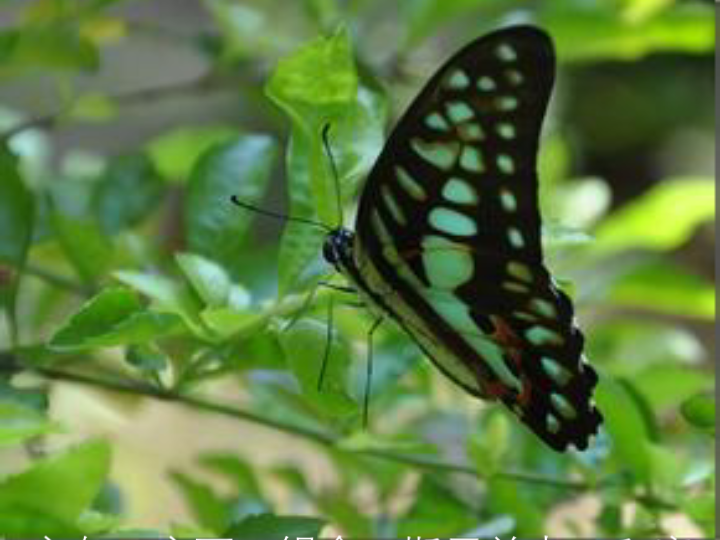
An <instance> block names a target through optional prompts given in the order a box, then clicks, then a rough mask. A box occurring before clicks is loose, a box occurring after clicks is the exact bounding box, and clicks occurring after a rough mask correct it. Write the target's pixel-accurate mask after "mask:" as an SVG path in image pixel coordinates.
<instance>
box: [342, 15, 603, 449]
mask: <svg viewBox="0 0 720 540" xmlns="http://www.w3.org/2000/svg"><path fill="white" fill-rule="evenodd" d="M553 78H554V54H553V49H552V44H551V42H550V40H549V38H548V37H547V36H546V35H545V34H544V33H543V32H542V31H540V30H538V29H535V28H532V27H525V26H522V27H513V28H509V29H504V30H499V31H497V32H494V33H492V34H489V35H487V36H484V37H482V38H480V39H478V40H476V41H475V42H473V43H471V44H470V45H468V46H467V47H465V48H464V49H462V50H461V51H460V52H459V53H457V54H456V55H455V56H454V57H452V58H451V59H450V60H449V61H448V62H447V63H446V64H445V65H444V66H443V67H442V68H441V69H440V70H439V71H438V72H437V73H436V74H435V76H433V77H432V79H431V80H430V81H429V83H428V84H427V85H426V86H425V88H424V89H423V90H422V91H421V93H420V94H419V96H418V97H417V98H416V100H415V101H414V102H413V103H412V105H411V106H410V107H409V109H408V111H407V112H406V114H405V115H404V116H403V117H402V119H401V120H400V121H399V123H398V125H397V127H396V128H395V130H394V131H393V133H392V135H391V136H390V139H389V140H388V143H387V145H386V146H385V148H384V150H383V152H382V153H381V155H380V157H379V158H378V161H377V163H376V164H375V167H374V168H373V170H372V172H371V174H370V176H369V178H368V181H367V183H366V185H365V187H364V190H363V193H362V196H361V200H360V207H359V211H358V218H357V227H356V229H357V233H356V234H357V238H356V241H355V248H354V250H355V253H354V256H355V261H354V264H355V268H354V269H353V272H351V273H352V274H354V275H353V276H352V277H353V278H354V280H355V281H356V282H357V285H358V286H359V288H360V289H361V290H362V291H363V292H364V293H365V294H366V296H368V297H369V299H370V301H371V302H373V303H375V304H378V305H379V307H381V308H382V309H383V310H384V311H386V312H388V313H389V314H390V315H391V316H392V317H393V318H395V319H396V321H397V322H398V323H399V324H400V325H401V326H403V327H404V328H405V329H406V330H407V331H408V332H409V333H410V334H411V335H412V336H413V337H414V338H415V339H416V341H418V343H419V344H420V345H421V347H422V348H423V349H424V350H425V352H426V353H427V354H428V356H430V357H431V359H432V360H433V361H434V362H435V364H436V365H437V366H438V367H439V368H440V369H441V370H442V371H443V372H444V373H445V374H446V375H448V376H449V377H450V378H451V379H453V380H454V381H455V382H456V383H458V384H460V385H461V386H462V387H463V388H465V389H466V390H467V391H469V392H471V393H473V394H476V395H478V396H481V397H485V398H490V399H498V400H500V401H502V402H503V403H504V404H505V405H507V406H508V407H509V408H510V409H511V410H513V411H514V412H515V414H517V415H518V416H519V418H520V419H521V420H523V422H525V423H526V424H527V425H529V426H530V427H531V428H532V429H533V431H535V432H536V433H537V434H538V435H539V436H540V437H542V438H543V439H544V440H545V441H546V442H547V443H548V444H550V446H552V447H554V448H557V449H564V448H565V447H566V446H567V445H568V444H569V443H574V444H575V445H576V446H578V447H580V448H583V447H585V446H586V445H587V439H588V437H589V435H591V434H592V433H594V432H595V431H596V428H597V425H598V424H599V422H600V415H599V413H598V412H597V410H596V409H595V408H594V407H593V406H592V404H591V400H590V396H591V392H592V388H593V386H594V385H595V383H596V376H595V374H594V372H593V371H592V368H590V367H589V366H587V365H586V364H585V363H584V362H583V361H582V345H583V337H582V335H581V333H580V332H579V331H578V329H577V328H576V327H575V326H574V324H573V310H572V305H571V303H570V301H569V299H568V298H567V297H566V296H565V295H564V294H563V293H562V292H560V291H558V290H557V289H556V288H555V286H554V285H553V282H552V279H551V278H550V275H549V274H548V272H547V271H546V269H545V268H544V267H543V265H542V249H541V245H540V215H539V211H538V200H537V185H538V181H537V174H536V156H537V149H538V141H539V136H540V128H541V124H542V119H543V116H544V113H545V109H546V107H547V103H548V100H549V96H550V91H551V88H552V84H553Z"/></svg>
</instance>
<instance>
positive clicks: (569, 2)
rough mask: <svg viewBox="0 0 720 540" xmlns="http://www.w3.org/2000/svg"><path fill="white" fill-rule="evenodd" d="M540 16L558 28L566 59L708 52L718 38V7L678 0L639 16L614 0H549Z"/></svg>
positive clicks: (555, 32) (546, 24)
mask: <svg viewBox="0 0 720 540" xmlns="http://www.w3.org/2000/svg"><path fill="white" fill-rule="evenodd" d="M538 22H539V23H540V24H541V26H543V27H545V28H548V29H549V31H550V33H551V34H552V36H553V39H554V41H555V44H556V48H557V51H558V56H559V58H560V59H561V61H585V62H587V61H590V60H603V59H623V60H631V59H637V58H639V57H642V56H644V55H646V54H650V53H653V52H661V51H666V52H674V53H680V52H684V53H706V52H708V51H710V50H712V48H713V47H714V43H715V34H714V31H715V27H714V24H713V18H712V11H710V9H709V6H708V7H705V6H701V5H695V6H693V5H682V3H678V4H677V5H672V6H670V7H669V8H668V9H665V10H664V11H662V12H660V13H657V14H656V15H655V16H653V17H651V18H648V19H646V20H644V21H642V22H639V21H637V20H631V19H630V18H629V17H628V16H627V15H625V14H624V12H623V10H619V9H617V7H616V6H615V5H614V4H612V3H609V2H604V3H602V2H598V3H593V4H585V3H582V2H577V1H575V0H565V1H562V0H561V1H556V2H550V3H547V4H543V6H542V9H541V11H540V14H539V17H538Z"/></svg>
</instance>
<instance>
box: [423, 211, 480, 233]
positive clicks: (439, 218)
mask: <svg viewBox="0 0 720 540" xmlns="http://www.w3.org/2000/svg"><path fill="white" fill-rule="evenodd" d="M428 219H429V221H430V224H431V225H432V226H433V227H435V228H436V229H438V230H439V231H442V232H446V233H449V234H454V235H456V236H472V235H474V234H477V225H475V221H473V220H472V219H470V218H469V217H467V216H466V215H465V214H461V213H460V212H457V211H455V210H451V209H450V208H442V207H439V208H434V209H433V210H432V211H431V212H430V216H429V218H428Z"/></svg>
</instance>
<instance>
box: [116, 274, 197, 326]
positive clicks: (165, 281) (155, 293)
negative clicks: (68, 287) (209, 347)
mask: <svg viewBox="0 0 720 540" xmlns="http://www.w3.org/2000/svg"><path fill="white" fill-rule="evenodd" d="M113 276H114V277H115V278H116V279H117V280H118V281H120V282H122V283H124V284H125V285H127V286H128V287H132V288H133V289H135V290H136V291H139V292H140V293H142V294H144V295H145V296H147V297H148V298H150V299H151V300H152V304H151V308H153V309H156V310H158V311H163V312H164V311H170V312H173V313H177V314H178V315H180V317H182V319H183V321H184V322H185V324H186V325H188V326H189V327H190V329H191V330H192V331H193V332H194V333H195V334H197V335H198V336H201V337H210V336H208V335H207V329H206V327H205V324H204V323H203V321H202V319H201V318H200V310H201V309H202V304H201V302H200V300H199V299H198V298H197V296H196V295H195V294H192V291H190V290H188V288H187V287H184V286H183V285H181V284H179V283H177V282H175V281H173V280H172V279H170V278H168V277H166V276H163V275H160V274H151V273H144V272H134V271H130V270H118V271H116V272H114V273H113Z"/></svg>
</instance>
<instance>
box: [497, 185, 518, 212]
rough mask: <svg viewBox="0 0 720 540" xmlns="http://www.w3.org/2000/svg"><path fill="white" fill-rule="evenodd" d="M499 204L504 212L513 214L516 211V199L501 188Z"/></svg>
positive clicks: (509, 192) (508, 191)
mask: <svg viewBox="0 0 720 540" xmlns="http://www.w3.org/2000/svg"><path fill="white" fill-rule="evenodd" d="M500 204H501V205H502V207H503V210H505V211H506V212H514V211H515V210H517V199H516V198H515V195H513V194H512V192H511V191H510V190H508V189H505V188H502V189H501V190H500Z"/></svg>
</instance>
